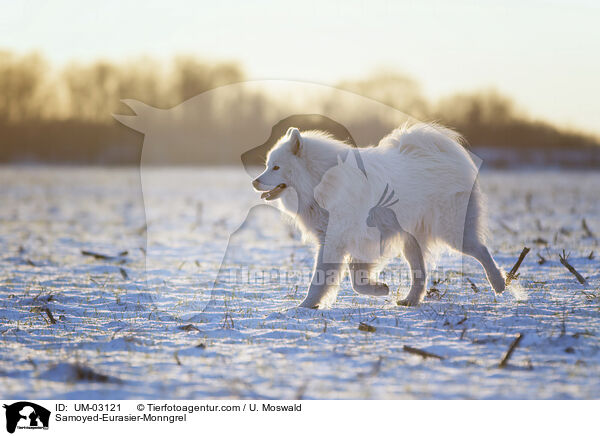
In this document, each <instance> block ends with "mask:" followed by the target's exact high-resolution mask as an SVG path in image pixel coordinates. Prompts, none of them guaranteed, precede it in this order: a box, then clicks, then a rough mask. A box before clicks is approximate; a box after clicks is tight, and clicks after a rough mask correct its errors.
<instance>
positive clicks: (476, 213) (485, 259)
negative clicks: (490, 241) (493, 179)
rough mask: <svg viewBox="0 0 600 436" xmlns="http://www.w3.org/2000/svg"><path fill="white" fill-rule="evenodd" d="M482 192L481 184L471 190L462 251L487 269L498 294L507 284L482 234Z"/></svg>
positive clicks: (488, 277)
mask: <svg viewBox="0 0 600 436" xmlns="http://www.w3.org/2000/svg"><path fill="white" fill-rule="evenodd" d="M480 196H481V193H480V192H479V186H477V185H476V186H475V189H473V191H472V192H471V196H470V198H469V204H468V206H467V214H466V217H465V227H464V232H463V238H462V239H463V244H462V250H461V251H462V252H463V253H464V254H467V255H469V256H471V257H473V258H475V259H476V260H477V261H478V262H479V263H480V264H481V265H482V266H483V268H484V269H485V275H486V276H487V279H488V281H489V282H490V284H491V285H492V287H493V288H494V291H495V292H496V293H498V294H500V293H501V292H503V291H504V288H505V286H506V282H505V278H504V276H503V275H502V272H501V271H500V269H499V268H498V265H496V262H495V261H494V258H493V257H492V255H491V254H490V252H489V250H488V248H487V247H486V246H485V243H484V238H483V236H482V234H481V231H480V228H481V225H482V224H481V222H480V220H481V202H480Z"/></svg>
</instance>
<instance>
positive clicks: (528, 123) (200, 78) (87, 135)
mask: <svg viewBox="0 0 600 436" xmlns="http://www.w3.org/2000/svg"><path fill="white" fill-rule="evenodd" d="M244 78H245V74H244V71H243V69H242V68H241V66H239V65H238V64H236V63H235V62H208V61H202V60H200V59H198V58H195V57H192V56H177V57H174V58H173V59H171V60H169V61H163V62H161V61H159V60H157V59H153V58H148V57H141V58H138V59H132V60H130V61H127V62H121V63H116V62H111V61H107V60H97V61H94V62H90V63H70V64H67V65H66V66H64V67H62V68H56V67H53V66H52V65H51V64H50V63H49V62H48V61H47V60H46V59H45V58H44V57H43V56H42V55H40V54H38V53H30V54H24V55H21V54H15V53H11V52H8V51H0V96H1V97H2V98H0V135H1V136H0V137H1V138H2V144H3V145H2V147H1V148H0V161H3V162H14V161H44V162H78V163H99V162H102V163H134V162H136V161H137V160H138V158H139V149H140V147H141V140H140V139H139V136H138V135H136V134H134V133H133V132H131V131H129V130H128V129H125V128H124V127H123V126H119V125H118V124H117V123H116V122H115V121H114V120H113V119H112V116H111V114H113V113H118V112H122V111H123V106H122V104H121V103H120V100H121V99H122V98H132V99H137V100H140V101H143V102H145V103H147V104H149V105H152V106H155V107H159V108H169V107H173V106H175V105H177V104H179V103H181V102H183V101H185V100H187V99H188V98H191V97H193V96H195V95H197V94H199V93H202V92H204V91H207V90H210V89H213V88H216V87H218V86H221V85H225V84H229V83H235V82H239V81H242V80H244ZM338 87H339V88H342V89H347V90H350V91H353V92H356V93H358V94H360V95H364V96H367V97H370V98H373V99H375V100H378V101H381V102H382V103H385V104H387V105H389V106H392V107H395V108H397V109H399V110H401V111H403V112H405V113H407V114H409V115H411V116H413V117H415V118H417V119H421V120H436V121H440V122H442V123H444V124H446V125H448V126H450V127H453V128H456V129H458V130H459V131H460V132H461V133H463V134H464V135H465V137H466V138H467V140H468V141H469V143H470V144H471V145H473V146H475V147H478V146H486V147H495V148H498V149H511V150H513V151H517V152H522V151H525V150H531V149H535V150H542V151H544V152H545V151H547V150H551V149H554V150H556V149H560V150H585V153H588V154H589V155H590V156H591V162H592V164H594V165H595V164H597V163H598V162H600V158H598V150H600V141H599V140H598V139H597V138H596V137H594V136H592V135H589V134H584V133H581V132H575V131H567V130H565V129H562V128H559V127H556V126H553V125H551V124H550V123H547V122H541V121H536V120H533V119H531V118H529V117H528V116H527V115H525V114H524V113H523V112H522V111H519V110H518V109H517V108H516V107H515V105H514V103H513V101H512V100H511V99H510V98H508V97H506V96H503V95H501V94H499V93H498V92H496V91H494V90H483V91H477V92H472V93H459V94H455V95H452V96H449V97H445V98H442V99H440V100H439V101H433V102H432V101H428V100H427V99H426V98H425V97H424V95H423V93H422V92H421V89H420V86H419V83H418V82H417V81H415V80H414V79H412V78H410V77H407V76H405V75H403V74H399V73H397V72H393V71H388V72H380V73H377V74H373V75H371V76H369V77H367V78H364V79H361V80H347V81H342V82H340V83H339V84H338ZM257 98H259V99H260V96H259V97H256V96H252V98H248V99H241V100H240V105H239V107H237V108H236V109H235V110H238V111H239V112H240V113H239V114H238V115H240V114H243V113H246V112H248V111H251V112H254V108H255V106H256V105H258V106H261V102H257V100H256V99H257ZM267 101H268V99H267V97H265V98H264V101H263V103H264V104H268V103H267ZM248 105H250V106H252V107H246V106H248ZM357 116H360V114H357ZM238 152H239V151H238V150H232V153H231V156H226V157H223V158H222V160H223V159H224V160H223V161H220V162H215V163H226V162H228V161H234V160H237V159H238V158H239V154H238ZM586 156H587V154H586ZM585 160H586V161H587V163H588V164H589V163H590V157H586V158H585Z"/></svg>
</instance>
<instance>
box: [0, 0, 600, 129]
mask: <svg viewBox="0 0 600 436" xmlns="http://www.w3.org/2000/svg"><path fill="white" fill-rule="evenodd" d="M598 23H600V2H598V1H593V0H575V1H570V2H566V1H565V2H562V1H548V0H544V1H542V0H531V1H516V0H505V1H501V2H500V1H498V2H496V1H487V2H485V1H470V0H453V1H434V0H422V1H382V0H370V1H353V0H346V1H341V0H340V1H329V2H327V1H324V0H321V1H314V0H301V1H295V2H286V1H274V0H257V1H247V2H242V1H238V2H234V1H230V0H218V1H215V0H213V1H211V2H198V1H184V0H170V1H161V2H158V1H153V0H150V1H144V2H140V1H129V0H120V1H113V0H105V1H101V2H100V1H96V2H80V1H67V0H55V1H53V2H47V1H41V0H39V1H38V0H35V1H31V0H21V1H16V2H13V1H11V2H3V3H2V6H0V49H8V50H12V51H16V52H21V53H25V52H29V51H32V50H37V51H39V52H41V53H42V54H44V55H45V56H46V57H47V58H48V59H49V60H50V61H52V62H53V63H55V64H57V65H59V66H60V65H62V64H65V63H67V62H69V61H72V60H79V61H91V60H94V59H97V58H108V59H112V60H115V61H120V60H126V59H128V58H134V57H140V56H142V55H150V56H154V57H157V58H159V59H168V58H170V57H172V56H173V55H176V54H193V55H197V56H198V57H201V58H204V59H208V60H236V61H238V62H239V63H240V64H241V65H242V66H243V67H244V69H245V71H246V73H247V76H248V78H250V79H293V80H303V81H311V82H315V83H320V84H327V85H334V84H336V83H338V82H339V81H340V80H342V79H357V78H361V77H364V76H366V75H368V74H369V73H372V72H374V71H377V70H379V69H386V70H398V71H400V72H403V73H406V74H408V75H410V76H412V77H413V78H415V79H416V80H417V81H418V82H420V84H421V85H422V88H423V92H424V94H425V95H426V96H427V97H429V98H432V99H437V98H439V97H441V96H445V95H449V94H452V93H455V92H463V91H473V90H478V89H483V88H495V89H497V90H498V91H500V92H502V93H505V94H507V95H509V96H511V97H512V98H514V100H515V101H516V102H517V106H518V107H519V108H521V109H523V110H524V111H525V112H526V113H528V114H529V115H531V116H532V117H534V118H540V119H545V120H548V121H551V122H554V123H556V124H558V125H560V126H565V127H572V128H576V129H583V130H585V131H588V132H592V133H595V134H600V84H599V80H598V78H599V77H600V25H599V24H598Z"/></svg>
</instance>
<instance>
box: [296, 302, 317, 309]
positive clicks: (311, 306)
mask: <svg viewBox="0 0 600 436" xmlns="http://www.w3.org/2000/svg"><path fill="white" fill-rule="evenodd" d="M298 307H302V308H304V309H318V308H319V305H318V304H314V303H312V302H310V301H306V300H304V301H303V302H302V303H300V305H299V306H298Z"/></svg>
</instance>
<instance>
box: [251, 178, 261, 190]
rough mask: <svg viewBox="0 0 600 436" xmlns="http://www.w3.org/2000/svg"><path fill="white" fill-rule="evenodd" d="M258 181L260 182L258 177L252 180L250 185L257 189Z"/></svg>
mask: <svg viewBox="0 0 600 436" xmlns="http://www.w3.org/2000/svg"><path fill="white" fill-rule="evenodd" d="M259 183H260V182H259V181H258V179H254V180H252V186H254V187H255V188H256V189H258V184H259Z"/></svg>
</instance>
